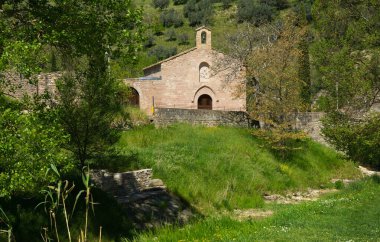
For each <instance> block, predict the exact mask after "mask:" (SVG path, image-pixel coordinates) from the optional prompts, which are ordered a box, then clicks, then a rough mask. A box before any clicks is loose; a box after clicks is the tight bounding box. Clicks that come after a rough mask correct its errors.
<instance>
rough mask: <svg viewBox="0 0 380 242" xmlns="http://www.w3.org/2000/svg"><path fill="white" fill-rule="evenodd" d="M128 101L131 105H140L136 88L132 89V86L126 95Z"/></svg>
mask: <svg viewBox="0 0 380 242" xmlns="http://www.w3.org/2000/svg"><path fill="white" fill-rule="evenodd" d="M128 102H129V104H130V105H132V106H136V107H139V106H140V95H139V93H138V92H137V90H136V89H134V88H133V87H131V93H130V95H129V97H128Z"/></svg>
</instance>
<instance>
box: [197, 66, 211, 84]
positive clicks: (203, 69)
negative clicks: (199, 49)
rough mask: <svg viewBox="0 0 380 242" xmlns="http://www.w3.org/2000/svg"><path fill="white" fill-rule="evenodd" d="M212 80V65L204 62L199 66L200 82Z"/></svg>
mask: <svg viewBox="0 0 380 242" xmlns="http://www.w3.org/2000/svg"><path fill="white" fill-rule="evenodd" d="M209 78H210V65H209V64H207V63H206V62H202V63H201V64H200V65H199V81H200V82H204V81H207V80H208V79H209Z"/></svg>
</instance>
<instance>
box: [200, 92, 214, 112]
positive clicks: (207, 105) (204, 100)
mask: <svg viewBox="0 0 380 242" xmlns="http://www.w3.org/2000/svg"><path fill="white" fill-rule="evenodd" d="M198 109H208V110H212V98H211V97H210V96H209V95H207V94H203V95H201V96H200V97H199V98H198Z"/></svg>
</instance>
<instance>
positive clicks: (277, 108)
mask: <svg viewBox="0 0 380 242" xmlns="http://www.w3.org/2000/svg"><path fill="white" fill-rule="evenodd" d="M304 32H305V28H303V27H300V26H297V23H296V17H295V16H294V15H293V14H291V15H287V16H286V17H285V19H284V22H283V24H282V25H281V26H279V27H278V28H277V29H276V30H275V33H274V34H275V36H273V41H270V42H268V43H267V44H264V45H262V46H260V47H259V48H255V49H254V50H253V52H252V53H251V54H250V56H248V59H247V67H246V68H247V74H248V78H251V83H252V85H248V86H247V88H248V89H247V92H248V96H250V97H252V99H251V100H250V102H249V103H248V104H247V105H248V108H249V110H250V113H251V116H252V117H254V118H256V119H258V120H263V121H264V122H265V123H267V124H269V125H271V126H274V127H276V126H277V127H281V128H284V129H286V128H288V127H289V125H290V124H291V123H292V122H293V120H294V113H297V112H299V111H302V110H304V103H303V101H302V98H301V95H300V94H301V90H302V86H303V83H302V80H300V78H299V76H298V71H297V70H298V65H299V62H298V60H299V58H300V54H301V51H300V49H299V44H300V42H301V36H302V35H303V34H304Z"/></svg>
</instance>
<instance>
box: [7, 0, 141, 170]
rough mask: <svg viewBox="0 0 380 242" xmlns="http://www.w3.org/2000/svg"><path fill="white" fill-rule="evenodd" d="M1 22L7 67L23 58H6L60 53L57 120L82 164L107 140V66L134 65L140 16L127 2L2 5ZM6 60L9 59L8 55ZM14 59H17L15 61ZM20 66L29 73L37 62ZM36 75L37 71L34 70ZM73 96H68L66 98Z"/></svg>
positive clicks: (110, 104)
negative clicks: (45, 50) (124, 60)
mask: <svg viewBox="0 0 380 242" xmlns="http://www.w3.org/2000/svg"><path fill="white" fill-rule="evenodd" d="M1 7H2V9H3V11H2V12H1V13H0V14H1V15H0V16H1V17H0V20H1V22H0V23H2V24H3V23H4V26H6V28H5V30H4V31H3V34H2V37H3V38H4V39H5V41H4V42H3V43H4V46H3V48H2V49H3V50H9V51H3V53H2V56H1V58H2V60H6V62H7V63H6V64H8V67H9V66H12V65H10V63H11V61H13V60H17V58H31V57H32V55H30V54H28V53H27V55H25V56H26V57H24V56H21V57H17V55H11V57H13V58H8V57H7V55H5V54H7V53H12V52H11V51H12V50H19V51H18V52H21V51H24V52H26V51H25V50H28V51H29V52H31V51H30V50H31V49H33V48H34V49H36V50H40V49H42V47H44V46H54V47H55V48H56V49H57V52H59V54H60V56H62V57H63V59H62V66H63V69H64V77H63V78H62V80H61V84H60V85H59V88H58V95H59V97H58V100H59V103H58V105H57V106H56V108H57V109H59V110H60V112H59V114H60V120H61V122H62V125H63V127H64V128H65V129H66V131H67V132H68V133H69V134H70V136H71V139H70V142H71V146H70V148H71V149H72V150H73V152H74V153H75V154H76V156H77V158H78V159H79V160H80V163H81V164H82V165H83V163H84V161H85V160H86V159H87V158H88V157H89V156H88V155H89V152H90V151H91V150H95V149H94V148H91V147H99V144H103V143H105V142H106V141H107V140H109V137H110V135H111V134H112V133H113V130H112V129H111V127H110V123H111V120H112V118H111V116H112V113H114V112H115V110H116V109H117V105H116V106H115V104H117V100H116V98H117V95H116V86H118V85H119V84H118V81H117V80H116V79H115V78H113V77H112V76H111V73H110V68H109V67H110V62H111V60H112V59H116V58H118V57H121V56H128V57H129V60H130V61H133V60H134V58H135V56H136V50H137V49H138V48H140V46H141V39H142V38H141V34H142V32H141V28H140V27H141V23H142V21H141V11H140V10H139V9H135V8H133V7H132V5H131V2H130V1H117V2H114V1H108V0H107V1H101V2H91V3H88V2H85V1H74V0H69V1H63V2H62V1H56V2H50V1H37V2H36V1H23V2H19V1H16V2H15V1H3V2H2V4H1ZM8 56H9V55H8ZM16 57H17V58H16ZM17 63H21V65H20V67H17V70H21V71H24V72H27V73H28V71H29V72H31V71H30V70H34V69H32V68H31V67H33V68H34V67H38V65H36V63H38V62H37V61H36V59H34V60H32V62H31V64H30V65H29V62H22V61H18V62H17ZM33 72H34V73H38V69H36V70H35V71H33ZM68 90H70V91H72V93H71V97H70V95H68V94H67V92H68Z"/></svg>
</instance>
